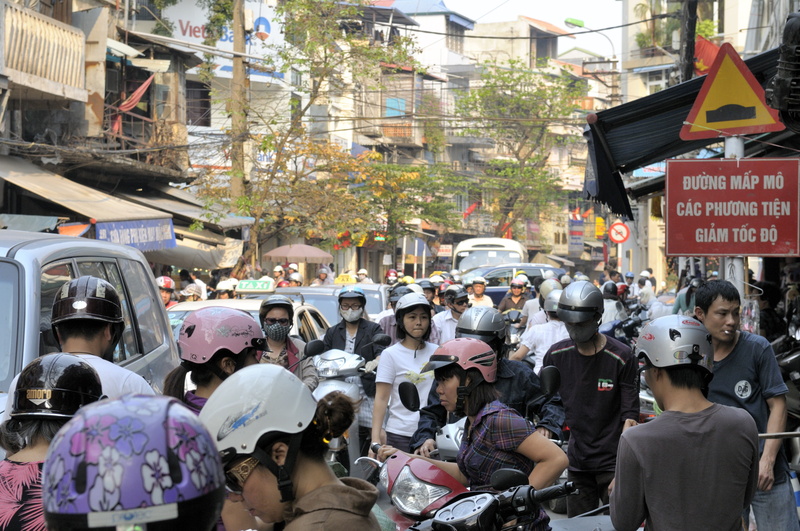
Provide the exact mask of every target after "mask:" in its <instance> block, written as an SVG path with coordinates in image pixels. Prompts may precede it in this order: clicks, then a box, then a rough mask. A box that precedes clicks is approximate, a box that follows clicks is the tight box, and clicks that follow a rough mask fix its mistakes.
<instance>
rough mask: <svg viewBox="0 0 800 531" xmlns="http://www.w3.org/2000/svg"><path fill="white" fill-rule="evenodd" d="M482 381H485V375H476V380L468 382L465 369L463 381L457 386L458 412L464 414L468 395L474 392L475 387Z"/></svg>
mask: <svg viewBox="0 0 800 531" xmlns="http://www.w3.org/2000/svg"><path fill="white" fill-rule="evenodd" d="M481 382H483V377H482V376H476V377H475V379H474V380H472V381H471V382H470V383H467V373H466V371H464V375H463V376H462V377H461V382H460V383H459V386H458V387H457V388H456V396H457V398H456V413H458V414H459V415H463V413H464V402H465V401H466V399H467V397H468V396H469V395H471V394H472V391H473V389H475V388H476V387H478V384H480V383H481Z"/></svg>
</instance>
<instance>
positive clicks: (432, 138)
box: [417, 92, 447, 154]
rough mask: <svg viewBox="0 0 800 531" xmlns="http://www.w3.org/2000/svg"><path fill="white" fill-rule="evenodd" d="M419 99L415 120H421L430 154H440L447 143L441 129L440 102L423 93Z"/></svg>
mask: <svg viewBox="0 0 800 531" xmlns="http://www.w3.org/2000/svg"><path fill="white" fill-rule="evenodd" d="M421 99H422V102H421V104H420V106H419V108H418V109H417V118H418V119H420V120H422V134H423V135H424V136H425V144H426V146H427V147H428V151H430V152H431V153H433V154H438V153H442V152H443V151H444V148H445V144H446V141H447V139H446V136H445V134H444V128H443V127H442V118H441V117H442V102H441V101H440V100H439V98H438V97H437V96H436V95H435V94H432V93H430V92H425V93H423V94H422V98H421Z"/></svg>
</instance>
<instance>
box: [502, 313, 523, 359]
mask: <svg viewBox="0 0 800 531" xmlns="http://www.w3.org/2000/svg"><path fill="white" fill-rule="evenodd" d="M503 320H504V321H505V322H506V351H507V352H514V351H515V350H517V348H518V347H519V343H520V341H521V340H522V334H523V333H524V332H525V328H524V327H520V326H519V323H520V321H522V312H520V311H519V310H508V311H506V312H504V313H503Z"/></svg>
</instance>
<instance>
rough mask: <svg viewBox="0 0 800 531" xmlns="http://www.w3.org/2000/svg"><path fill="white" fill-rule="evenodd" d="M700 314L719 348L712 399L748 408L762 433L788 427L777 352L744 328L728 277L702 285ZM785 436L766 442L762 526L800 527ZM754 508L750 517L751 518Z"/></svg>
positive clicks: (757, 505)
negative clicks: (785, 450) (784, 444)
mask: <svg viewBox="0 0 800 531" xmlns="http://www.w3.org/2000/svg"><path fill="white" fill-rule="evenodd" d="M695 300H696V303H697V306H696V307H695V315H696V317H697V319H698V320H699V321H701V322H702V323H703V324H704V325H705V327H706V328H707V329H708V332H709V334H710V335H711V344H712V346H713V347H714V379H713V380H712V381H711V383H710V384H709V393H708V399H709V400H711V401H712V402H717V403H718V404H724V405H728V406H734V407H738V408H742V409H744V410H746V411H747V412H748V413H749V414H750V416H751V417H753V420H755V422H756V427H757V428H758V432H759V433H779V432H782V431H784V430H785V429H786V394H787V393H788V391H789V389H788V388H787V387H786V384H785V383H784V382H783V378H782V376H781V371H780V368H779V367H778V362H777V361H776V359H775V352H774V351H773V350H772V346H771V345H770V344H769V342H768V341H767V340H766V339H764V338H763V337H761V336H758V335H755V334H751V333H749V332H744V331H741V330H739V324H740V314H739V312H740V304H741V299H740V298H739V291H738V290H737V289H736V287H735V286H734V285H733V284H731V283H730V282H728V281H727V280H717V281H715V282H707V283H705V284H703V285H701V286H700V287H699V288H698V289H697V293H695ZM781 442H782V440H781V439H765V440H762V441H760V444H759V446H760V455H761V457H760V460H759V465H758V468H759V472H758V490H757V491H756V493H755V497H754V498H753V502H752V506H753V512H754V513H755V518H756V523H757V525H758V528H759V529H769V530H773V529H776V530H778V529H779V530H785V529H793V530H797V529H800V524H798V519H797V506H796V504H795V499H794V492H793V490H792V485H791V481H789V463H788V461H787V459H786V454H785V453H784V449H783V445H782V444H781ZM749 516H750V514H749V510H747V511H745V518H746V519H747V520H748V521H749Z"/></svg>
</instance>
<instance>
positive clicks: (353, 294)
mask: <svg viewBox="0 0 800 531" xmlns="http://www.w3.org/2000/svg"><path fill="white" fill-rule="evenodd" d="M342 299H358V300H360V301H361V305H362V306H363V305H365V304H367V296H366V295H364V290H363V289H361V287H359V286H352V285H351V286H345V287H343V288H342V289H341V290H339V302H340V303H341V302H342Z"/></svg>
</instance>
